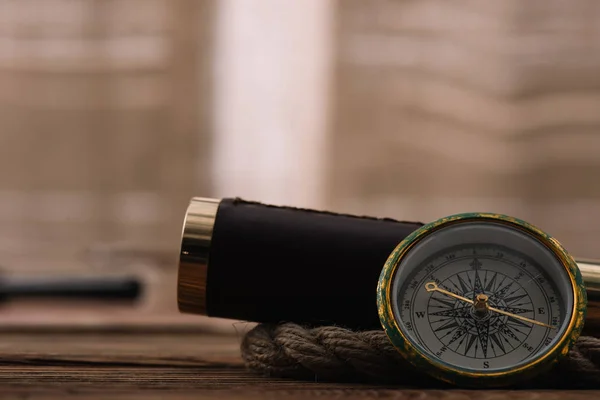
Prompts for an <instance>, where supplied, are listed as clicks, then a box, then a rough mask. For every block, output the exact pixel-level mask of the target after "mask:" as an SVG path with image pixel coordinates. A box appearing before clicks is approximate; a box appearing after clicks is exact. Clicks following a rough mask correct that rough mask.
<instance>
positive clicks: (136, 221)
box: [0, 0, 212, 308]
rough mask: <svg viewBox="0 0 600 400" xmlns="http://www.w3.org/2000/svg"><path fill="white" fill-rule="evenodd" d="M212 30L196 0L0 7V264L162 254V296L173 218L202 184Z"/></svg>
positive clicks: (17, 266) (54, 1)
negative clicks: (108, 252) (114, 250)
mask: <svg viewBox="0 0 600 400" xmlns="http://www.w3.org/2000/svg"><path fill="white" fill-rule="evenodd" d="M211 21H212V3H211V2H208V1H201V2H198V1H194V0H86V1H71V0H19V1H11V0H0V148H1V151H2V155H1V156H0V269H5V270H8V271H19V272H27V271H29V272H32V271H49V272H66V271H70V270H82V269H89V268H91V266H92V265H96V267H98V266H100V267H101V268H109V269H110V268H114V269H115V270H117V271H123V268H125V269H126V268H127V265H125V266H123V265H113V266H110V265H103V263H102V260H96V259H94V256H92V257H89V254H88V253H87V251H88V250H89V249H90V248H94V246H98V245H108V246H109V248H110V246H113V245H118V248H119V249H120V250H122V249H125V250H131V249H136V250H144V251H150V252H155V251H157V252H165V251H166V252H168V254H170V256H171V260H170V261H169V262H168V269H169V272H168V274H169V275H168V276H170V277H171V278H170V279H168V280H166V279H162V281H163V283H164V286H165V290H168V292H169V293H171V292H174V285H173V284H172V281H173V279H174V278H173V273H174V265H175V260H176V257H177V246H178V240H179V233H180V229H181V222H182V217H183V212H184V211H185V207H186V205H187V202H188V200H189V197H190V196H192V195H194V194H197V193H200V192H202V191H207V190H208V189H209V187H210V186H209V185H210V184H209V167H210V165H209V164H210V159H209V155H210V140H209V135H208V129H209V125H210V121H209V120H210V116H209V114H208V112H209V110H208V107H207V106H206V103H207V102H208V101H209V100H210V97H211V91H210V84H209V79H210V72H209V63H208V61H207V60H208V58H209V57H208V56H207V54H208V53H209V52H210V46H211V44H212V40H211ZM203 110H204V111H203ZM149 258H152V257H149ZM131 264H133V263H131ZM163 264H164V262H163ZM158 268H161V267H158ZM170 301H171V303H170V304H171V306H172V308H175V304H174V303H173V302H172V299H170Z"/></svg>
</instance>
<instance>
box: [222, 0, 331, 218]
mask: <svg viewBox="0 0 600 400" xmlns="http://www.w3.org/2000/svg"><path fill="white" fill-rule="evenodd" d="M216 3H217V5H218V11H217V15H218V16H217V28H216V35H217V37H216V48H215V53H216V57H215V63H216V64H215V80H214V90H215V110H214V117H215V126H214V135H215V142H214V146H215V148H214V161H213V174H214V175H213V179H214V182H215V185H214V187H215V192H216V193H213V194H214V195H215V196H219V197H225V196H241V197H244V198H247V199H252V200H258V201H263V202H270V203H275V204H287V205H294V206H304V207H319V206H321V205H322V204H323V197H324V193H323V190H322V187H323V182H324V180H325V176H324V173H325V162H324V159H325V157H326V139H327V130H328V117H329V102H330V90H331V77H332V59H333V51H334V50H333V39H334V12H335V8H336V7H335V5H336V4H335V1H334V0H302V1H281V0H219V1H218V2H216Z"/></svg>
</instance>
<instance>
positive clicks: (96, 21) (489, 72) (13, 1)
mask: <svg viewBox="0 0 600 400" xmlns="http://www.w3.org/2000/svg"><path fill="white" fill-rule="evenodd" d="M599 128H600V2H597V1H594V0H571V1H568V2H567V1H558V0H554V1H547V0H545V1H540V0H529V1H516V0H507V1H502V2H500V1H497V2H482V1H476V0H458V1H453V2H447V1H441V0H419V1H416V0H371V1H359V0H344V1H341V0H337V1H334V0H296V1H278V0H0V149H1V150H0V151H1V152H2V155H1V157H0V269H1V271H2V272H3V273H4V274H9V275H10V274H20V275H27V274H29V275H39V274H41V273H43V274H67V273H68V274H88V273H89V274H91V273H98V272H100V273H102V274H117V275H118V274H121V273H124V272H131V273H134V274H139V275H140V276H143V277H144V279H145V280H146V282H148V284H149V285H150V286H149V288H150V289H149V290H148V291H147V293H146V298H145V300H144V301H145V303H144V310H146V311H145V314H144V313H139V312H136V313H134V314H132V315H136V316H138V317H136V318H142V317H139V315H142V314H144V315H147V316H150V317H152V318H159V317H160V318H163V319H164V320H166V321H169V323H172V322H173V321H174V320H175V319H177V318H179V319H178V321H187V319H185V318H186V317H185V316H179V315H177V311H176V302H175V279H176V260H177V253H178V250H179V249H178V246H179V239H180V230H181V224H182V219H183V216H184V213H185V209H186V207H187V203H188V200H189V198H190V197H192V196H204V197H226V196H241V197H244V198H246V199H249V200H258V201H262V202H268V203H274V204H280V205H294V206H302V207H312V208H320V209H329V210H333V211H340V212H349V213H358V214H368V215H374V216H388V217H394V218H399V219H405V220H412V221H414V220H418V221H423V222H427V221H431V220H433V219H435V218H438V217H442V216H445V215H448V214H452V213H458V212H466V211H492V212H498V213H506V214H510V215H513V216H517V217H520V218H522V219H525V220H527V221H529V222H531V223H534V224H536V225H538V226H540V227H541V228H542V229H545V230H547V231H549V232H550V233H551V234H552V235H554V236H556V237H557V238H558V239H559V240H561V241H562V242H563V243H564V244H565V246H566V247H567V248H568V249H569V250H570V251H571V252H572V253H573V254H575V255H576V256H579V257H600V249H597V248H596V245H597V243H600V184H598V178H597V177H598V174H599V173H600V155H599V154H600V134H599V133H600V130H599ZM2 315H4V316H5V317H4V318H5V319H6V318H8V317H6V315H10V316H11V317H10V318H12V320H14V321H18V322H19V323H25V322H27V321H30V320H35V321H37V322H39V321H40V318H41V317H40V316H39V315H38V316H37V317H36V318H34V319H32V318H31V317H30V316H25V317H24V316H23V315H24V314H22V313H20V312H14V313H12V314H11V313H8V314H7V313H4V314H3V313H0V318H2V317H1V316H2ZM44 315H46V314H44ZM86 315H87V316H88V319H87V320H86V321H88V322H89V323H93V322H94V321H96V322H97V321H105V320H103V319H102V318H109V317H103V316H98V315H100V314H98V315H96V316H92V317H90V314H89V311H86ZM102 315H104V314H102ZM65 318H66V317H65ZM73 318H74V320H76V321H83V320H84V319H82V316H81V314H78V316H77V317H73ZM110 318H117V317H116V316H115V315H114V314H112V315H111V316H110ZM124 319H127V320H131V316H128V317H126V318H124ZM194 321H197V319H194ZM182 323H183V322H182Z"/></svg>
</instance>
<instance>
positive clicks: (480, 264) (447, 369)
mask: <svg viewBox="0 0 600 400" xmlns="http://www.w3.org/2000/svg"><path fill="white" fill-rule="evenodd" d="M377 301H378V310H379V317H380V320H381V323H382V326H383V328H384V329H385V331H386V333H387V335H388V337H389V338H390V340H391V342H392V344H393V345H394V346H395V347H396V349H397V350H398V351H399V352H400V353H401V354H402V355H403V356H404V358H406V359H407V360H408V361H409V362H410V363H412V364H413V365H414V366H415V367H417V368H418V369H420V370H422V371H424V372H426V373H428V374H429V375H431V376H433V377H435V378H437V379H441V380H443V381H446V382H450V383H453V384H458V385H461V386H471V387H493V386H504V385H509V384H514V383H517V382H519V381H522V380H525V379H528V378H530V377H532V376H534V375H536V374H539V373H541V372H543V371H545V370H547V369H548V368H549V367H551V366H552V365H553V364H554V363H555V362H556V361H558V360H559V359H560V357H562V356H564V355H565V354H566V353H567V352H568V351H569V349H570V347H571V346H572V344H573V343H574V342H575V340H576V339H577V337H578V336H579V333H580V331H581V329H582V327H583V321H584V317H585V305H586V291H585V287H584V284H583V280H582V278H581V274H580V272H579V269H578V267H577V264H576V263H575V261H574V260H573V258H572V257H571V256H570V255H569V254H568V253H567V252H566V251H565V249H564V248H563V247H562V246H561V245H560V244H559V242H558V241H556V240H555V239H554V238H552V237H550V236H548V235H547V234H545V233H543V232H542V231H541V230H539V229H537V228H536V227H534V226H532V225H530V224H528V223H526V222H523V221H520V220H518V219H515V218H511V217H508V216H504V215H498V214H481V213H472V214H460V215H454V216H450V217H447V218H443V219H440V220H438V221H435V222H433V223H430V224H427V225H425V226H423V227H421V228H420V229H418V230H416V231H415V232H413V233H412V234H411V235H409V236H408V237H406V238H405V239H404V240H403V241H402V242H401V243H400V244H399V245H398V246H397V247H396V249H395V250H394V251H393V252H392V253H391V255H390V256H389V258H388V260H387V262H386V263H385V266H384V268H383V270H382V272H381V275H380V279H379V283H378V287H377Z"/></svg>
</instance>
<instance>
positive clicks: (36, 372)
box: [0, 325, 600, 400]
mask: <svg viewBox="0 0 600 400" xmlns="http://www.w3.org/2000/svg"><path fill="white" fill-rule="evenodd" d="M246 329H247V327H246V326H244V325H240V326H238V334H236V335H222V334H221V335H214V334H208V333H206V334H203V333H198V332H195V333H194V332H184V331H181V332H177V331H173V332H150V333H144V332H140V331H135V332H133V331H132V332H114V331H113V332H110V331H104V332H96V333H93V332H71V333H68V332H60V331H57V330H54V331H38V332H31V331H30V332H28V333H22V332H8V331H5V332H2V333H0V371H1V373H0V398H28V399H59V398H61V399H65V398H86V399H105V398H110V399H142V398H143V399H162V398H168V399H192V398H193V399H198V398H217V397H218V398H226V399H258V398H260V399H264V398H285V399H296V398H321V399H354V398H390V399H444V400H455V399H461V400H462V399H465V400H466V399H479V400H487V399H494V400H496V399H503V398H511V399H514V400H518V399H542V398H543V399H544V400H553V399H557V400H558V399H566V398H569V399H594V398H598V397H599V396H600V391H572V392H565V391H465V390H447V391H440V390H424V389H422V388H398V387H381V386H366V385H347V384H331V383H322V382H318V381H315V382H296V381H289V380H283V379H274V378H266V377H260V376H256V375H255V374H253V373H250V372H248V371H246V370H245V369H244V367H243V364H242V360H241V359H240V356H239V343H240V340H241V335H242V334H243V333H244V331H245V330H246Z"/></svg>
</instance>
